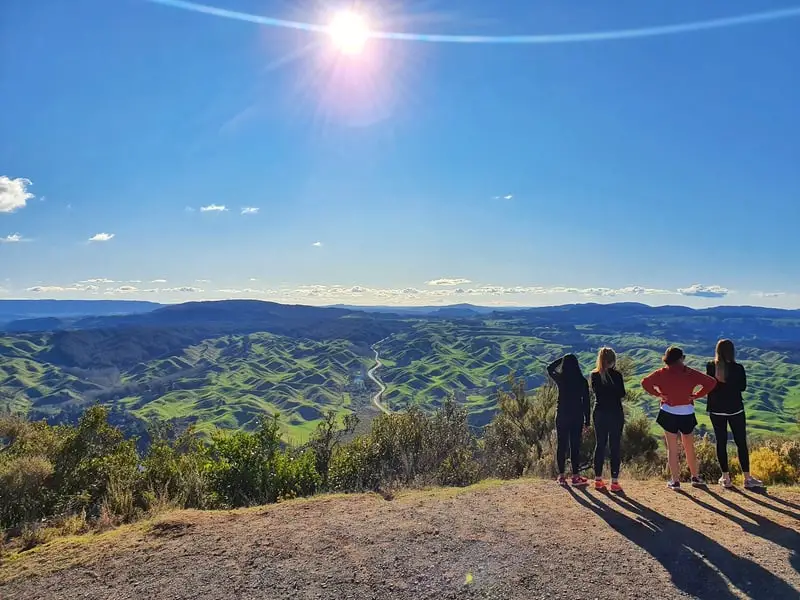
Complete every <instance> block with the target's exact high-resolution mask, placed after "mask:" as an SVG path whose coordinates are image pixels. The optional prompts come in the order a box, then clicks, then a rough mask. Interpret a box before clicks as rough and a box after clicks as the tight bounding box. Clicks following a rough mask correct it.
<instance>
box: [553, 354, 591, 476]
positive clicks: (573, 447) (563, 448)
mask: <svg viewBox="0 0 800 600" xmlns="http://www.w3.org/2000/svg"><path fill="white" fill-rule="evenodd" d="M547 373H548V374H549V375H550V377H551V378H552V379H553V381H555V383H556V385H557V386H558V407H557V409H556V437H557V440H558V443H557V448H556V462H557V464H558V473H559V475H558V482H559V483H560V484H562V485H565V484H566V477H565V474H564V469H565V466H566V460H567V449H569V451H570V460H571V462H572V484H573V485H586V484H587V483H588V480H587V479H586V478H585V477H581V475H580V449H581V433H582V431H583V429H584V428H585V427H588V426H589V410H590V409H589V383H588V382H587V381H586V378H585V377H584V376H583V373H582V372H581V366H580V363H579V362H578V358H577V357H576V356H575V355H574V354H567V355H566V356H564V357H562V358H559V359H557V360H555V361H553V362H552V363H550V364H549V365H548V366H547Z"/></svg>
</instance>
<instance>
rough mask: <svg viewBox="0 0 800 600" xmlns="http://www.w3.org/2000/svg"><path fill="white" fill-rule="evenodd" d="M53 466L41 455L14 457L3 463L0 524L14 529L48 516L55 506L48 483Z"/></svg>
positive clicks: (1, 466)
mask: <svg viewBox="0 0 800 600" xmlns="http://www.w3.org/2000/svg"><path fill="white" fill-rule="evenodd" d="M52 475H53V465H52V464H51V463H50V462H49V461H48V460H47V459H46V458H44V457H42V456H15V457H11V458H10V459H6V460H3V461H2V462H0V525H2V526H3V527H13V526H16V525H20V524H22V523H26V522H31V521H36V520H39V519H41V518H42V517H43V516H44V515H46V514H47V513H48V512H49V510H50V508H51V503H52V496H51V494H49V493H47V482H48V480H49V479H50V477H51V476H52Z"/></svg>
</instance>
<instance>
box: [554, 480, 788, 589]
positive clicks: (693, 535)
mask: <svg viewBox="0 0 800 600" xmlns="http://www.w3.org/2000/svg"><path fill="white" fill-rule="evenodd" d="M568 489H569V493H570V495H571V496H572V497H573V498H574V499H575V501H576V502H578V503H579V504H580V505H582V506H583V507H585V508H587V509H589V510H591V511H592V512H594V513H595V514H596V515H597V516H598V517H600V518H601V519H603V520H604V521H605V522H606V523H608V525H609V526H611V527H612V528H614V529H615V530H616V531H617V532H618V533H620V534H621V535H623V536H625V537H626V538H627V539H628V540H630V541H631V542H633V543H634V544H636V545H638V546H639V547H640V548H642V549H643V550H645V551H646V552H648V553H649V554H650V555H651V556H652V557H653V558H654V559H656V560H657V561H658V562H659V563H660V564H661V565H662V566H663V567H664V568H665V569H666V570H667V571H668V572H669V574H670V577H671V578H672V582H673V583H674V584H675V586H676V587H677V588H678V589H680V590H681V591H683V592H685V593H687V594H689V595H691V596H694V597H696V598H699V599H700V600H725V599H734V598H738V596H737V595H736V594H735V593H734V592H733V591H732V590H731V587H734V588H738V589H739V590H741V591H742V592H744V593H745V594H747V595H748V596H749V597H750V598H752V599H753V600H777V599H778V598H797V597H798V592H797V590H796V589H795V588H794V587H792V586H791V585H790V584H789V583H787V582H786V581H784V580H783V579H781V578H780V577H778V576H776V575H775V574H773V573H771V572H770V571H768V570H767V569H765V568H764V567H762V566H760V565H759V564H757V563H755V562H753V561H752V560H749V559H747V558H745V557H742V556H739V555H737V554H734V553H733V552H731V551H730V550H728V549H727V548H725V547H724V546H722V545H721V544H719V543H717V542H716V541H714V540H712V539H711V538H709V537H708V536H706V535H704V534H703V533H701V532H699V531H697V530H695V529H692V528H691V527H688V526H686V525H684V524H682V523H680V522H678V521H676V520H674V519H671V518H669V517H667V516H665V515H663V514H661V513H659V512H657V511H655V510H653V509H651V508H650V507H648V506H645V505H643V504H641V503H639V502H637V501H636V500H634V499H632V498H628V497H626V496H623V495H620V496H615V495H606V496H605V497H606V498H607V499H608V500H609V502H608V503H606V502H602V501H601V500H600V499H598V498H596V497H595V496H593V495H591V494H590V493H589V492H588V491H587V490H585V489H583V490H580V491H575V490H573V489H571V488H568ZM687 496H688V494H687ZM692 499H693V500H695V501H696V499H694V498H692ZM614 504H616V506H614ZM769 508H775V507H773V506H769ZM715 512H716V511H715ZM724 516H726V517H730V515H728V514H727V513H725V514H724ZM759 518H761V519H762V520H765V519H764V518H763V517H759ZM770 523H773V522H772V521H770ZM773 525H776V528H775V529H772V530H771V531H773V532H775V534H774V535H773V534H770V535H773V537H776V538H777V537H778V536H779V535H780V536H781V540H782V541H783V540H785V542H784V543H795V542H796V537H794V536H797V533H796V532H794V531H792V534H793V536H790V535H788V534H785V535H784V534H782V533H781V532H780V531H779V529H778V528H781V529H785V528H782V527H781V526H778V525H777V524H775V523H773ZM757 528H758V527H756V529H757ZM753 533H754V534H756V535H758V533H756V532H755V531H753ZM767 539H769V538H767ZM771 541H773V540H771ZM778 543H780V542H778ZM791 549H792V550H793V551H794V550H796V549H797V548H796V547H792V548H791ZM793 566H795V568H796V566H797V564H796V563H795V562H794V561H793Z"/></svg>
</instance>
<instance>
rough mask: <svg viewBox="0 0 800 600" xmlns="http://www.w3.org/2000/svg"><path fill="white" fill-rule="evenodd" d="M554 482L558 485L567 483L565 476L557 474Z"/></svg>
mask: <svg viewBox="0 0 800 600" xmlns="http://www.w3.org/2000/svg"><path fill="white" fill-rule="evenodd" d="M556 483H558V485H567V478H566V477H564V476H563V475H559V476H558V479H557V480H556Z"/></svg>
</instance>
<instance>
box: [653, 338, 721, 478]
mask: <svg viewBox="0 0 800 600" xmlns="http://www.w3.org/2000/svg"><path fill="white" fill-rule="evenodd" d="M685 358H686V356H685V355H684V353H683V350H681V349H680V348H678V347H676V346H672V347H670V348H668V349H667V351H666V353H665V354H664V358H663V361H664V364H665V365H666V366H665V367H663V368H661V369H659V370H658V371H656V372H654V373H651V374H650V375H648V376H647V377H645V378H644V379H643V380H642V387H643V388H644V390H645V391H646V392H647V393H648V394H650V395H652V396H656V397H657V398H659V399H660V400H661V410H659V412H658V418H657V419H656V423H658V424H659V425H661V428H662V429H663V430H664V438H665V439H666V442H667V457H668V459H669V471H670V475H671V479H670V481H669V483H668V484H667V486H668V487H669V488H670V489H673V490H677V489H680V487H681V483H680V473H681V470H680V466H679V464H678V434H679V433H680V436H681V441H682V442H683V449H684V451H685V452H686V462H687V463H688V464H689V471H690V472H691V474H692V485H693V486H695V487H697V486H703V485H705V484H706V482H705V481H704V480H703V478H702V477H701V476H700V473H699V472H698V469H697V456H696V455H695V453H694V435H693V434H692V432H693V431H694V428H695V426H697V417H695V415H694V401H695V400H697V399H698V398H702V397H703V396H705V395H707V394H708V393H709V392H710V391H711V390H712V389H714V386H715V385H716V384H717V380H716V379H714V378H713V377H709V376H708V375H704V374H703V373H700V372H699V371H695V370H694V369H690V368H689V367H687V366H686V365H685V364H684V360H685ZM698 387H699V388H700V390H699V391H695V390H696V389H697V388H698Z"/></svg>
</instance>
